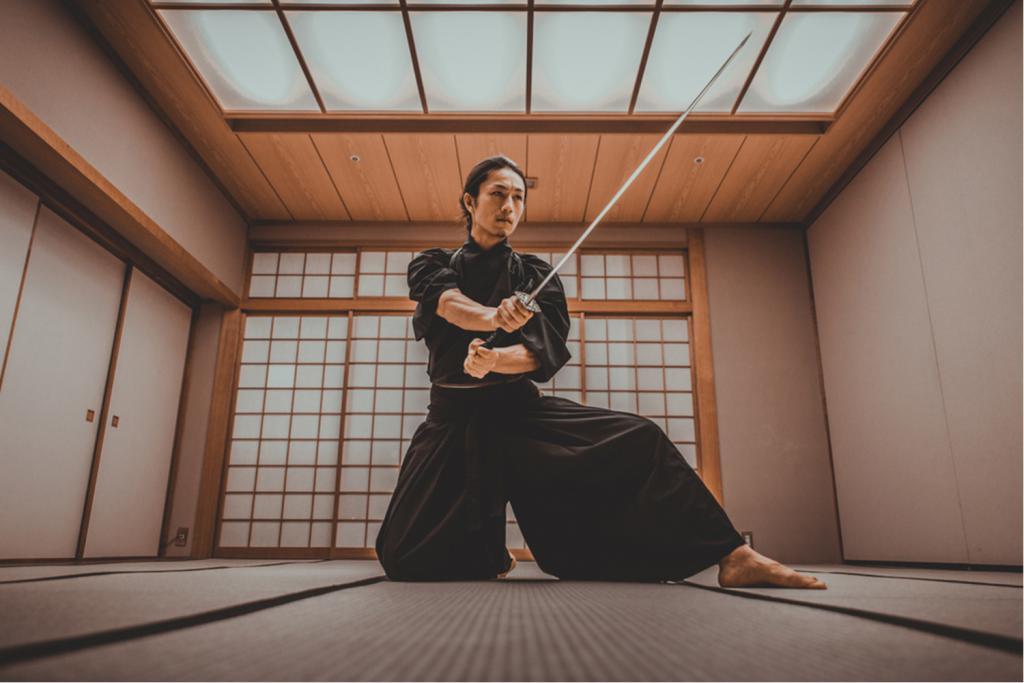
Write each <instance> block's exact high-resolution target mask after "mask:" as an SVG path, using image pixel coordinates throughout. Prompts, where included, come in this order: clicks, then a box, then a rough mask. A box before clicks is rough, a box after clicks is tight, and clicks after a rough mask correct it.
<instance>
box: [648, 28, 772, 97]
mask: <svg viewBox="0 0 1024 683" xmlns="http://www.w3.org/2000/svg"><path fill="white" fill-rule="evenodd" d="M777 16H778V14H777V13H776V12H666V13H664V14H662V15H661V16H660V17H659V18H658V26H657V29H656V30H655V33H654V42H653V43H651V53H650V55H649V56H648V58H647V66H646V68H645V69H644V78H643V83H642V84H641V86H640V94H639V96H638V97H637V102H636V110H637V111H652V112H653V111H672V112H675V111H682V110H684V109H686V108H687V107H688V106H690V103H691V102H692V101H693V98H694V97H696V96H697V93H699V92H700V91H701V90H702V89H703V88H704V86H705V85H707V82H708V81H709V80H710V79H711V77H712V76H713V75H714V74H715V73H716V72H717V71H718V69H719V68H720V67H721V66H722V63H723V62H725V60H726V59H727V58H728V56H729V55H730V54H731V53H732V51H733V50H734V49H736V46H737V45H739V43H740V41H741V40H743V37H744V36H745V35H747V33H750V32H752V35H751V36H750V40H748V41H747V44H746V45H744V46H743V49H742V50H741V51H740V52H739V54H737V55H736V57H735V58H733V60H732V63H731V64H730V65H729V67H728V68H727V69H726V70H725V71H724V72H723V73H722V75H721V76H719V77H718V80H717V81H716V82H715V84H714V86H712V88H711V89H710V90H709V91H708V92H707V94H705V95H704V97H703V99H702V100H701V101H700V103H699V104H698V105H697V108H696V111H709V112H723V111H724V112H728V111H731V110H732V106H733V104H734V103H735V101H736V98H737V97H738V96H739V94H740V90H741V89H742V88H743V84H744V83H745V82H746V79H747V75H748V74H749V73H750V69H751V68H752V67H753V65H754V62H755V61H756V60H757V55H758V54H760V52H761V48H762V47H763V46H764V41H765V40H766V39H767V37H768V33H769V32H770V31H771V28H772V24H773V23H774V21H775V18H776V17H777Z"/></svg>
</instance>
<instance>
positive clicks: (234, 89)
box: [158, 10, 319, 111]
mask: <svg viewBox="0 0 1024 683" xmlns="http://www.w3.org/2000/svg"><path fill="white" fill-rule="evenodd" d="M158 13H159V14H160V16H161V17H162V18H163V20H164V21H165V22H166V23H167V25H168V26H169V27H170V29H171V31H172V32H173V33H174V35H175V37H176V38H177V39H178V42H179V43H181V46H182V47H183V48H184V50H185V52H186V53H187V54H188V56H189V58H190V59H191V60H192V63H193V64H195V66H196V68H197V69H198V70H199V73H200V74H202V76H203V78H204V79H205V80H206V83H207V84H208V85H209V87H210V89H211V90H212V91H213V94H214V95H215V96H216V97H217V99H218V101H220V103H221V106H223V107H224V109H227V110H244V109H251V110H262V109H280V110H302V111H308V110H319V107H318V106H317V104H316V100H315V99H314V98H313V93H312V92H311V91H310V89H309V84H308V83H306V79H305V77H304V76H303V75H302V70H301V69H300V68H299V62H298V60H297V59H296V58H295V53H294V52H293V51H292V48H291V44H290V43H289V42H288V38H287V36H286V35H285V32H284V28H283V27H282V26H281V22H280V20H278V18H277V14H276V13H275V12H269V11H268V12H262V11H243V10H239V11H233V10H232V11H227V10H159V11H158Z"/></svg>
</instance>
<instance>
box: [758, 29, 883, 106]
mask: <svg viewBox="0 0 1024 683" xmlns="http://www.w3.org/2000/svg"><path fill="white" fill-rule="evenodd" d="M900 18H901V15H900V14H897V13H895V12H879V13H874V12H808V13H799V12H793V13H790V14H787V15H786V16H785V18H784V19H783V21H782V26H780V27H779V31H778V33H777V34H776V36H775V41H774V42H773V43H772V45H773V49H771V50H769V51H768V54H767V55H766V56H765V58H764V62H762V64H761V68H760V69H759V70H758V72H757V75H756V76H755V77H754V80H753V82H752V83H751V85H750V90H749V91H748V92H747V94H746V97H744V98H743V103H742V105H741V106H740V108H739V111H741V112H748V111H770V112H776V111H778V112H800V111H823V112H829V111H833V110H835V109H836V108H837V107H838V106H839V104H840V103H841V102H842V99H843V96H844V95H845V94H846V93H847V91H849V89H850V88H851V87H852V86H853V84H854V83H855V82H856V81H857V76H858V75H859V74H860V73H861V72H862V71H863V70H864V68H865V67H866V66H867V64H868V62H869V61H870V59H871V57H872V55H874V53H875V51H877V50H878V48H880V47H881V46H882V44H883V43H884V42H885V39H886V38H887V37H888V36H889V34H890V33H891V32H892V29H893V28H895V26H896V24H897V23H898V22H899V20H900Z"/></svg>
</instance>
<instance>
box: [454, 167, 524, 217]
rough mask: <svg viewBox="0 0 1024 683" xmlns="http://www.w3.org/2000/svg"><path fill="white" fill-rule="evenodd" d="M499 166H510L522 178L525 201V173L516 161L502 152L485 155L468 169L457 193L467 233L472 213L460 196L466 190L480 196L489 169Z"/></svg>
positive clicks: (475, 196)
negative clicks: (484, 157) (495, 154)
mask: <svg viewBox="0 0 1024 683" xmlns="http://www.w3.org/2000/svg"><path fill="white" fill-rule="evenodd" d="M499 168H510V169H512V170H513V171H515V173H516V175H518V176H519V177H520V178H522V179H523V202H525V201H526V174H525V173H523V169H521V168H519V166H517V165H516V162H514V161H512V160H511V159H509V158H508V157H507V156H505V155H504V154H498V155H497V156H493V157H487V158H486V159H484V160H483V161H481V162H479V163H478V164H477V165H476V166H474V167H473V168H472V170H470V172H469V175H468V176H466V184H465V186H464V187H463V188H462V194H460V195H459V208H460V209H462V219H463V220H464V221H465V222H466V232H467V233H468V232H469V231H470V229H471V228H472V227H473V215H472V214H471V213H470V212H469V209H468V208H466V205H465V204H464V203H463V202H462V197H463V195H464V194H465V193H467V192H468V193H469V194H470V195H471V196H472V197H473V198H474V199H476V198H478V197H479V196H480V186H481V185H483V183H484V181H485V180H487V176H488V175H489V174H490V172H491V171H496V170H498V169H499Z"/></svg>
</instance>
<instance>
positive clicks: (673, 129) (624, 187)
mask: <svg viewBox="0 0 1024 683" xmlns="http://www.w3.org/2000/svg"><path fill="white" fill-rule="evenodd" d="M752 33H753V31H751V33H748V34H747V35H746V37H745V38H744V39H743V40H741V41H740V44H739V45H737V46H736V49H735V50H733V51H732V54H730V55H729V56H728V58H726V60H725V61H724V62H722V66H720V67H718V71H716V72H715V75H714V76H712V77H711V80H710V81H708V83H707V85H705V86H704V89H703V90H701V91H700V92H699V93H697V96H696V97H694V98H693V101H692V102H690V106H689V107H687V108H686V111H684V112H683V113H682V114H680V116H679V118H677V119H676V121H675V123H673V124H672V127H671V128H669V129H668V130H667V131H666V132H665V134H664V135H663V136H662V137H661V139H660V140H658V144H656V145H655V146H654V147H653V148H652V149H651V151H650V152H648V153H647V156H646V157H644V160H643V161H641V162H640V165H639V166H637V167H636V170H635V171H633V173H632V175H630V176H629V178H627V179H626V182H625V183H624V184H623V185H622V187H620V188H619V191H618V192H616V193H615V195H614V196H613V197H612V198H611V200H610V201H609V202H608V203H607V204H606V205H605V207H604V208H603V209H601V212H600V213H599V214H597V216H596V217H595V218H594V220H593V221H591V222H590V225H589V226H588V227H587V229H586V230H584V231H583V234H582V235H580V237H579V239H578V240H576V243H575V244H573V245H572V248H570V249H569V251H567V252H566V253H565V255H564V256H562V258H561V259H560V260H559V261H558V264H557V265H556V266H555V267H554V268H552V269H551V272H550V273H548V274H547V276H546V277H545V278H544V279H543V280H541V282H540V284H539V285H537V286H536V287H535V288H534V290H533V291H532V292H530V296H529V300H528V303H533V301H534V300H535V299H536V298H537V295H538V294H540V292H541V290H542V289H544V286H545V285H546V284H547V283H548V282H550V281H551V278H553V277H554V276H555V273H557V272H558V270H559V269H560V268H561V267H562V266H564V265H565V263H566V262H567V261H568V260H569V258H570V257H571V256H572V255H573V254H574V253H576V250H577V249H578V248H579V246H580V245H581V244H583V240H585V239H587V236H588V235H589V234H590V233H591V232H593V230H594V228H596V227H597V224H598V223H600V222H601V219H602V218H604V216H605V214H606V213H608V212H609V211H610V210H611V208H612V207H613V206H615V203H616V202H617V201H619V197H621V196H622V195H623V194H624V193H625V192H626V190H628V189H629V186H630V185H632V184H633V181H634V180H636V179H637V178H638V177H639V176H640V174H641V173H642V172H643V170H644V169H645V168H647V164H649V163H651V159H653V158H654V157H655V155H656V154H657V153H658V150H660V149H661V148H662V147H663V146H664V145H665V143H666V142H668V140H669V138H671V137H672V134H673V133H675V132H676V129H678V128H679V126H681V125H682V124H683V121H685V120H686V117H687V116H688V115H689V113H690V112H691V111H693V108H694V107H696V106H697V103H698V102H700V100H701V98H702V97H704V94H705V93H707V91H708V90H710V89H711V86H712V85H713V84H714V82H715V81H716V80H718V77H719V76H721V75H722V72H723V71H725V69H726V67H727V66H729V62H731V61H732V60H733V57H735V56H736V55H737V54H738V53H739V51H740V50H741V49H743V46H744V45H746V44H747V41H748V40H750V36H751V34H752Z"/></svg>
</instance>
